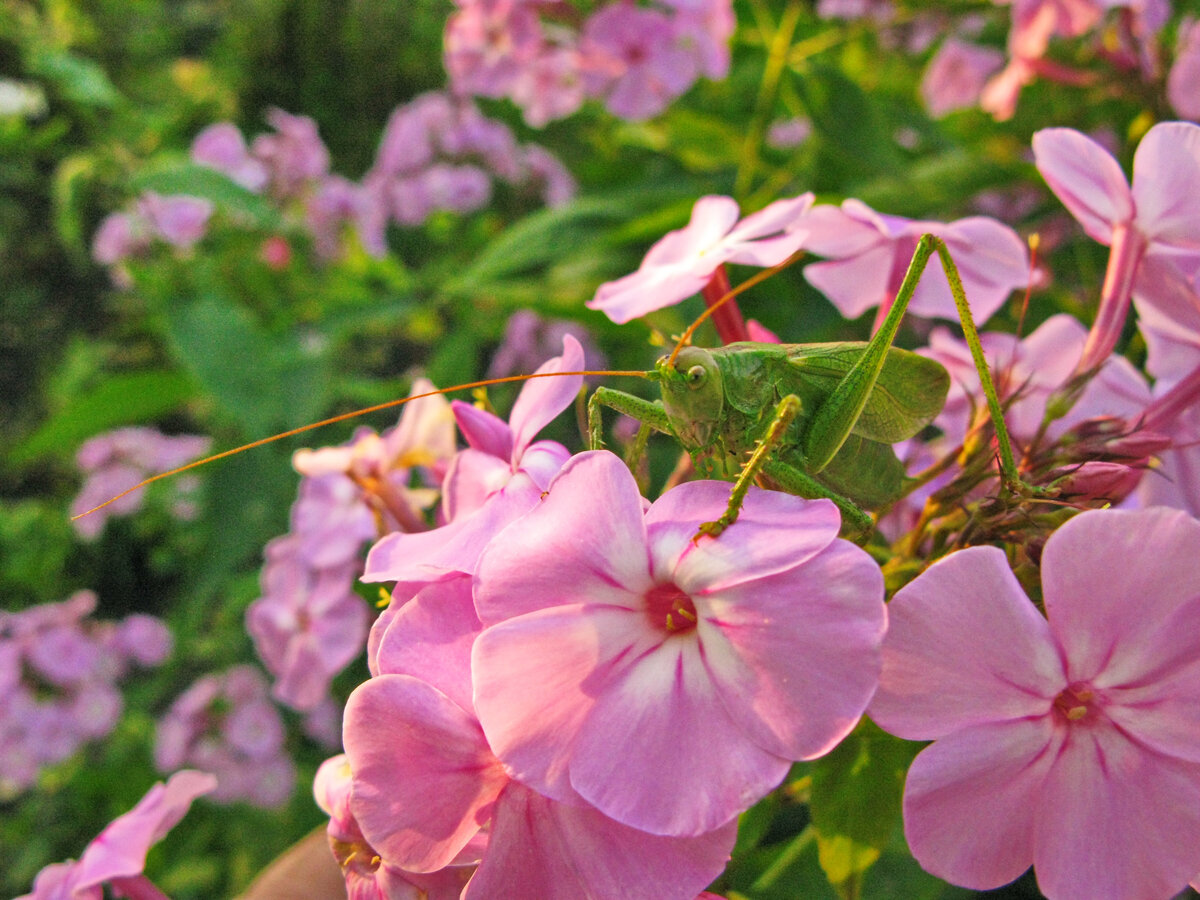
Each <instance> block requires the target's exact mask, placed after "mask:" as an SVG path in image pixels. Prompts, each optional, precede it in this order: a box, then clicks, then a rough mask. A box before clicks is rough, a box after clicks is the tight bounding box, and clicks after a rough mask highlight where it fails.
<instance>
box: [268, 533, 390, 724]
mask: <svg viewBox="0 0 1200 900" xmlns="http://www.w3.org/2000/svg"><path fill="white" fill-rule="evenodd" d="M265 553H266V558H267V562H266V565H265V566H264V567H263V571H262V594H263V595H262V596H261V597H259V598H258V599H257V600H255V601H254V602H253V603H251V604H250V606H249V608H248V609H247V610H246V630H247V631H248V632H249V633H250V637H251V638H252V639H253V640H254V648H255V650H256V651H257V652H258V655H259V657H260V658H261V659H262V660H263V662H264V663H265V665H266V667H267V669H268V671H270V673H271V674H272V675H273V676H275V679H276V681H275V685H274V687H273V688H272V695H273V696H274V697H275V699H276V700H278V701H280V702H281V703H285V704H287V705H288V706H290V707H292V708H293V709H298V710H302V711H307V710H311V709H314V708H316V707H317V705H318V704H320V702H321V701H322V700H324V699H325V697H326V695H327V694H328V692H329V684H330V682H331V681H332V680H333V677H334V676H335V675H337V673H338V672H340V671H341V670H342V669H344V668H345V667H346V666H347V665H348V664H349V663H350V661H351V660H353V659H354V658H355V657H356V656H357V655H358V654H359V652H361V650H362V648H363V644H364V643H365V641H366V637H367V623H368V619H369V613H368V610H367V606H366V604H365V603H364V602H363V600H362V598H361V597H359V596H358V595H357V594H356V593H354V590H353V588H352V585H353V582H354V576H355V570H356V568H357V567H353V568H350V569H347V568H346V567H344V566H343V567H339V568H332V569H312V568H309V567H308V564H307V561H306V560H305V558H304V557H303V555H302V553H301V552H300V546H299V541H298V539H297V536H296V535H294V534H289V535H286V536H284V537H282V538H276V539H275V540H273V541H271V543H269V544H267V548H266V551H265Z"/></svg>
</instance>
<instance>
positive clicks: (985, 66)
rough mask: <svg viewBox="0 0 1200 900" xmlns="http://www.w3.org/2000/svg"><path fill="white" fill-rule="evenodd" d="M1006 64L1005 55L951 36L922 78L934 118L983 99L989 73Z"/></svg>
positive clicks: (928, 108)
mask: <svg viewBox="0 0 1200 900" xmlns="http://www.w3.org/2000/svg"><path fill="white" fill-rule="evenodd" d="M1002 65H1004V54H1003V53H1001V52H1000V51H999V50H995V49H992V48H991V47H980V46H978V45H976V44H971V43H968V42H966V41H960V40H958V39H957V38H954V37H950V38H947V39H946V41H945V42H944V43H943V44H942V46H941V47H939V48H938V51H937V53H935V54H934V55H933V58H932V59H931V60H929V65H928V66H926V67H925V74H924V76H923V77H922V79H921V99H922V100H924V101H925V108H926V109H927V110H929V114H930V115H931V116H933V117H934V118H939V119H940V118H941V117H942V116H945V115H947V114H948V113H951V112H953V111H954V110H956V109H967V108H969V107H972V106H975V105H976V104H977V103H978V102H979V95H980V94H981V93H982V92H983V87H984V84H985V83H986V81H987V79H988V76H989V75H991V74H992V73H993V72H995V71H996V70H998V69H999V68H1000V67H1001V66H1002Z"/></svg>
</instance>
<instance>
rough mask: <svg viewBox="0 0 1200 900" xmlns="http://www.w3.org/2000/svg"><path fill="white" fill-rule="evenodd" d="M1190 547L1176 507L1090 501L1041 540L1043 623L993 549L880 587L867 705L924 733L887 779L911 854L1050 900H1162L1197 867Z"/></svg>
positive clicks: (1194, 543) (1196, 587)
mask: <svg viewBox="0 0 1200 900" xmlns="http://www.w3.org/2000/svg"><path fill="white" fill-rule="evenodd" d="M1198 554H1200V523H1198V522H1197V521H1196V520H1194V519H1191V518H1190V517H1188V516H1187V515H1185V514H1183V513H1181V512H1178V511H1175V510H1165V509H1161V508H1158V509H1148V510H1143V511H1133V512H1131V511H1124V510H1093V511H1089V512H1084V513H1082V514H1080V515H1078V516H1076V517H1075V518H1074V519H1071V520H1070V521H1068V522H1067V523H1066V524H1065V525H1063V526H1062V527H1060V528H1059V529H1058V530H1057V531H1056V532H1055V533H1054V534H1052V535H1051V536H1050V539H1049V541H1048V542H1047V543H1046V546H1045V550H1044V553H1043V555H1042V562H1041V571H1042V588H1043V595H1044V602H1045V609H1046V618H1043V617H1042V616H1041V614H1040V613H1039V612H1038V610H1037V608H1036V607H1035V606H1034V605H1033V604H1032V603H1031V602H1030V601H1029V599H1028V598H1027V597H1026V595H1025V592H1024V591H1023V590H1022V588H1021V586H1020V584H1019V583H1018V582H1017V580H1016V578H1015V577H1014V576H1013V574H1012V572H1011V571H1010V569H1009V567H1008V563H1007V561H1006V558H1005V555H1004V553H1003V551H1001V550H999V549H997V548H994V547H972V548H969V549H966V550H962V551H959V552H957V553H952V554H951V555H949V556H947V557H944V558H943V559H941V560H939V561H938V562H936V563H934V565H933V566H931V567H930V568H929V569H928V570H927V571H926V572H924V573H923V574H922V575H921V576H919V577H918V578H917V579H916V580H915V581H913V582H912V583H911V584H909V585H908V586H907V587H905V588H903V589H902V590H901V591H899V592H898V593H897V594H896V597H895V599H893V600H892V602H891V604H890V605H889V608H888V611H889V615H890V616H891V626H890V628H889V630H888V634H887V638H886V639H885V641H884V648H883V675H882V676H881V679H880V685H879V690H878V692H877V693H876V695H875V699H874V700H873V701H872V703H871V708H870V710H869V713H870V715H871V717H872V718H873V719H875V721H876V722H878V723H879V724H880V725H881V726H882V727H883V728H885V729H886V730H888V731H890V732H892V733H893V734H896V735H898V736H899V737H902V738H905V739H908V740H922V741H928V740H932V741H933V742H934V743H933V744H932V745H931V746H929V747H927V748H925V749H924V750H923V751H922V752H921V753H920V754H919V755H918V756H917V758H916V760H915V761H914V762H913V765H912V767H911V769H910V770H909V773H908V779H907V783H906V785H905V792H904V820H905V836H906V837H907V839H908V844H909V847H910V848H911V849H912V852H913V855H914V856H915V857H916V858H917V860H918V862H920V863H921V866H922V867H923V868H925V869H926V870H927V871H929V872H931V873H933V874H934V875H937V876H938V877H940V878H944V879H946V880H948V881H950V882H952V883H954V884H959V885H962V886H965V887H970V888H974V889H977V890H985V889H989V888H994V887H998V886H1000V885H1002V884H1005V883H1006V882H1009V881H1012V880H1013V879H1014V878H1016V877H1017V876H1018V875H1020V874H1021V873H1022V872H1023V871H1025V869H1026V868H1027V867H1028V866H1029V865H1030V864H1031V863H1032V865H1033V867H1034V871H1035V873H1036V875H1037V879H1038V884H1039V886H1040V888H1041V890H1042V892H1043V893H1045V895H1046V896H1047V897H1049V898H1050V900H1108V898H1112V900H1118V898H1127V897H1144V898H1162V900H1166V898H1168V897H1172V896H1174V895H1175V894H1176V892H1178V891H1179V890H1180V889H1181V888H1182V887H1183V886H1184V885H1185V884H1186V883H1187V881H1188V879H1190V878H1192V877H1194V876H1195V875H1196V872H1197V871H1200V752H1198V750H1197V748H1200V644H1198V637H1200V569H1198V568H1197V567H1196V566H1195V564H1194V562H1195V559H1196V558H1197V555H1198ZM1114 847H1120V848H1121V852H1119V853H1116V852H1113V848H1114Z"/></svg>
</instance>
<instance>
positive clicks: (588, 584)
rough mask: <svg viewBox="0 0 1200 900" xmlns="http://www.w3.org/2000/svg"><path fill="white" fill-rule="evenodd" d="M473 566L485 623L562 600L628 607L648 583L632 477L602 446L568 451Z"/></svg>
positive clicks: (639, 501)
mask: <svg viewBox="0 0 1200 900" xmlns="http://www.w3.org/2000/svg"><path fill="white" fill-rule="evenodd" d="M369 562H370V559H369V558H368V563H369ZM478 571H479V578H478V579H477V581H476V592H475V606H476V609H477V610H478V612H479V618H480V619H481V620H482V621H483V623H484V624H485V625H490V624H494V623H496V622H500V621H503V620H504V619H508V618H511V617H513V616H518V615H521V614H522V613H526V612H531V611H534V610H539V609H543V608H546V607H551V606H557V605H560V604H564V603H570V604H574V603H590V604H617V605H622V604H625V605H628V602H629V595H630V594H631V593H635V594H640V593H641V592H642V591H643V590H645V589H646V588H647V587H649V586H650V576H649V560H648V554H647V551H646V538H645V526H644V524H643V520H642V499H641V495H640V494H639V493H638V489H637V484H636V482H635V481H634V480H633V476H632V475H631V474H630V473H629V470H628V469H627V468H625V465H624V464H623V463H622V462H621V461H620V460H619V459H618V458H617V457H616V456H614V455H613V454H611V453H608V452H606V451H602V450H598V451H593V452H589V453H581V454H579V455H577V456H575V457H573V458H572V459H571V460H570V461H569V462H568V463H567V464H566V465H565V466H563V468H562V471H561V472H560V473H559V475H558V477H557V478H556V479H555V480H554V482H553V483H552V484H551V485H550V490H549V493H547V494H546V496H545V497H543V498H542V500H541V502H540V503H538V504H537V506H536V508H534V509H533V510H532V511H531V512H530V514H529V515H527V516H525V517H524V518H523V519H521V521H520V524H519V525H515V526H514V530H513V531H512V532H511V533H501V534H499V535H496V537H495V539H494V540H493V541H492V542H491V543H490V544H489V545H488V547H487V549H486V550H485V551H484V552H483V555H482V557H481V558H480V561H479V570H478Z"/></svg>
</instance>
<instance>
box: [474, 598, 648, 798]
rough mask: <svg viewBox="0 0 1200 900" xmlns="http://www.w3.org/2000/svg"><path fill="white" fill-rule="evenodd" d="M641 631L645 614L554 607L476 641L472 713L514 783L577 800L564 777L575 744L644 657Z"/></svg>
mask: <svg viewBox="0 0 1200 900" xmlns="http://www.w3.org/2000/svg"><path fill="white" fill-rule="evenodd" d="M644 631H645V626H644V624H643V621H642V614H641V612H640V611H636V610H618V609H604V608H601V609H589V608H581V607H577V606H557V607H554V608H553V609H547V610H543V611H541V612H533V613H529V614H527V615H523V616H519V617H517V618H515V619H510V620H508V621H506V622H502V623H500V624H499V625H495V626H493V627H491V628H488V629H487V630H486V631H484V632H483V633H482V634H481V635H480V636H479V638H478V639H477V640H476V641H475V644H474V646H473V647H472V652H471V673H472V680H473V682H474V686H475V695H474V698H475V710H476V712H477V714H478V715H479V721H480V722H481V724H482V726H483V730H484V733H485V734H486V735H487V739H488V743H489V744H490V746H491V747H492V750H493V751H494V752H495V754H496V755H497V756H498V757H500V759H502V760H504V763H505V764H506V765H507V766H508V767H509V770H510V771H511V772H512V775H513V777H514V778H516V779H518V780H519V781H521V782H523V783H524V784H527V785H529V786H530V787H533V788H535V789H536V790H538V791H539V792H541V793H542V794H545V795H547V796H549V797H553V798H555V799H558V800H564V801H567V802H570V801H572V800H573V799H575V792H574V790H573V789H572V788H571V787H570V784H569V777H568V774H567V764H568V763H569V761H570V759H571V756H572V754H573V753H574V745H575V737H576V735H577V734H578V733H579V731H580V729H581V728H582V727H583V722H584V720H585V719H586V718H587V716H588V715H589V714H590V712H591V710H592V707H593V706H594V705H595V703H596V701H597V699H598V697H599V696H600V695H601V693H602V692H603V691H605V690H606V689H607V687H608V685H609V683H610V682H611V680H612V679H613V677H614V676H615V673H616V670H617V667H618V666H619V665H621V664H622V662H623V659H624V658H625V657H630V658H633V659H636V658H638V656H640V655H641V654H642V653H645V652H646V651H647V649H648V646H647V644H648V641H647V638H646V636H645V635H644V634H643V632H644ZM609 749H610V750H611V749H612V748H611V747H610V748H609Z"/></svg>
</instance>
